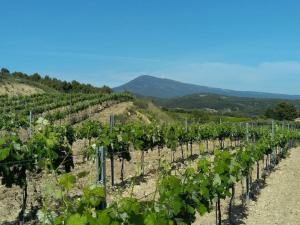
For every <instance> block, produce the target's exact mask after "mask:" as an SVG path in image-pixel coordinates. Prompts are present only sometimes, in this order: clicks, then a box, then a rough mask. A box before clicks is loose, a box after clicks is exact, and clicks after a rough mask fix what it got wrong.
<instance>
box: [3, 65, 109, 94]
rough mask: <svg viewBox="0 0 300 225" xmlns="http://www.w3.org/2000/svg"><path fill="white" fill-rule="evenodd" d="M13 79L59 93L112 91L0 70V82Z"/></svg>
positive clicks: (78, 83) (75, 82) (106, 87)
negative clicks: (43, 86) (39, 85)
mask: <svg viewBox="0 0 300 225" xmlns="http://www.w3.org/2000/svg"><path fill="white" fill-rule="evenodd" d="M9 77H12V78H15V79H18V80H21V81H29V82H30V81H31V82H36V83H39V84H42V85H45V86H47V87H49V88H52V89H54V90H57V91H60V92H65V93H74V92H76V93H78V92H80V93H98V92H102V93H111V92H112V89H111V88H109V87H108V86H103V87H95V86H92V85H91V84H83V83H80V82H78V81H75V80H73V81H71V82H68V81H63V80H59V79H57V78H51V77H49V76H48V75H46V76H42V75H40V74H38V73H34V74H32V75H28V74H26V73H23V72H10V71H9V70H8V69H6V68H2V69H1V70H0V81H1V80H3V79H5V78H9Z"/></svg>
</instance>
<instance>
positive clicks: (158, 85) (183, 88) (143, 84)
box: [114, 74, 300, 99]
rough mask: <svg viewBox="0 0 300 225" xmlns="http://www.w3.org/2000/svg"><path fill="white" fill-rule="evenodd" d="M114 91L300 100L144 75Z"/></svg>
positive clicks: (285, 96)
mask: <svg viewBox="0 0 300 225" xmlns="http://www.w3.org/2000/svg"><path fill="white" fill-rule="evenodd" d="M114 90H115V91H117V92H121V91H129V92H132V93H134V94H138V95H142V96H146V97H156V98H175V97H181V96H185V95H191V94H201V93H210V94H218V95H226V96H236V97H249V98H276V99H300V96H299V95H285V94H273V93H266V92H254V91H234V90H228V89H222V88H214V87H207V86H201V85H196V84H188V83H183V82H180V81H175V80H171V79H167V78H159V77H155V76H151V75H146V74H145V75H141V76H138V77H136V78H134V79H133V80H131V81H129V82H128V83H126V84H124V85H121V86H119V87H116V88H114Z"/></svg>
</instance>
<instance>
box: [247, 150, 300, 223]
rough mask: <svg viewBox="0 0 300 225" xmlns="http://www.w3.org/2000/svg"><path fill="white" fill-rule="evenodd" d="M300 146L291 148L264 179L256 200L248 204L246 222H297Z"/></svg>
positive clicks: (298, 217) (298, 220)
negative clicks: (264, 183)
mask: <svg viewBox="0 0 300 225" xmlns="http://www.w3.org/2000/svg"><path fill="white" fill-rule="evenodd" d="M299 159H300V148H297V149H293V150H292V151H291V154H290V156H289V157H288V158H286V159H284V160H283V161H281V162H280V164H279V165H278V167H277V170H276V171H275V172H274V173H272V174H271V175H270V177H268V178H267V180H266V187H265V188H264V189H262V190H261V194H260V196H259V197H258V199H257V201H256V202H255V201H253V202H251V203H250V204H249V209H248V216H247V218H246V219H245V220H244V224H246V225H260V224H261V225H271V224H272V225H275V224H278V225H279V224H280V225H299V224H300V188H299V187H300V163H299Z"/></svg>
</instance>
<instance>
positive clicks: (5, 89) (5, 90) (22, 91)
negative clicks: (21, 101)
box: [0, 81, 44, 96]
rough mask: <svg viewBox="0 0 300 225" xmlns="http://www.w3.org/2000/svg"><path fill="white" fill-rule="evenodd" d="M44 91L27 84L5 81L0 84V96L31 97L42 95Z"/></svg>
mask: <svg viewBox="0 0 300 225" xmlns="http://www.w3.org/2000/svg"><path fill="white" fill-rule="evenodd" d="M43 92H44V91H43V90H41V89H39V88H37V87H33V86H29V85H27V84H21V83H17V82H10V81H5V82H1V83H0V95H5V94H7V95H9V96H13V95H32V94H38V93H43Z"/></svg>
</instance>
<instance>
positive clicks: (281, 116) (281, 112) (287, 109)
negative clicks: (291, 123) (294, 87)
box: [265, 102, 298, 120]
mask: <svg viewBox="0 0 300 225" xmlns="http://www.w3.org/2000/svg"><path fill="white" fill-rule="evenodd" d="M265 115H266V117H268V118H273V119H276V120H294V119H296V118H297V115H298V112H297V108H296V106H295V105H294V104H293V103H290V102H280V103H279V104H277V105H276V106H275V107H274V108H273V109H272V108H269V109H267V111H266V112H265Z"/></svg>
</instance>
